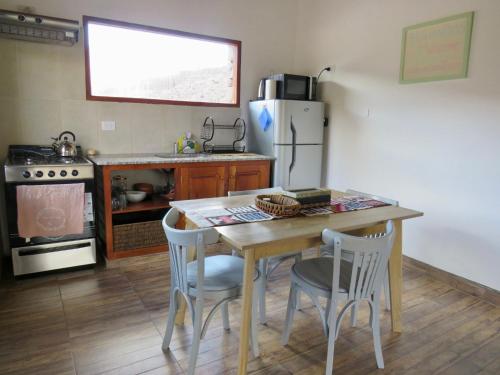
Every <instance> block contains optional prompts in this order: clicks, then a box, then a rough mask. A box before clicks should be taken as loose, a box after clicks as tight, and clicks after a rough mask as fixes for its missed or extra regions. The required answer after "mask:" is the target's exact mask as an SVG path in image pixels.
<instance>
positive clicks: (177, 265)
mask: <svg viewBox="0 0 500 375" xmlns="http://www.w3.org/2000/svg"><path fill="white" fill-rule="evenodd" d="M178 221H179V211H177V209H175V208H171V209H170V210H169V211H168V212H167V214H166V215H165V217H164V218H163V222H162V224H163V229H164V230H165V234H166V236H167V240H168V247H169V252H170V254H169V255H170V272H171V274H172V282H173V283H174V284H175V286H176V287H178V288H179V289H180V291H181V292H182V293H184V294H187V289H188V285H187V263H188V260H189V257H188V251H189V248H190V247H194V248H195V249H196V258H197V260H198V275H197V284H196V285H197V288H199V287H201V286H202V285H203V280H204V274H205V267H204V263H205V246H206V245H209V244H213V243H216V242H217V241H218V240H219V233H217V231H216V230H215V229H213V228H202V229H190V230H182V229H176V228H175V225H176V224H177V222H178Z"/></svg>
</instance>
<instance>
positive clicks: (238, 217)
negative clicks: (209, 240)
mask: <svg viewBox="0 0 500 375" xmlns="http://www.w3.org/2000/svg"><path fill="white" fill-rule="evenodd" d="M196 217H197V218H196V219H195V221H197V222H198V223H199V222H203V224H205V225H203V226H220V225H232V224H242V223H254V222H257V221H268V220H272V219H274V216H272V215H269V214H267V213H265V212H263V211H261V210H259V209H258V208H257V207H255V205H249V206H243V207H232V208H215V209H207V210H199V211H196Z"/></svg>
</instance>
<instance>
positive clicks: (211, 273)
mask: <svg viewBox="0 0 500 375" xmlns="http://www.w3.org/2000/svg"><path fill="white" fill-rule="evenodd" d="M244 264H245V261H244V260H243V259H242V258H239V257H233V256H231V255H214V256H209V257H206V258H205V281H204V285H203V289H204V290H205V291H208V292H216V291H223V290H228V289H234V288H240V287H241V286H242V284H243V268H244ZM197 273H198V262H197V261H196V260H195V261H193V262H189V263H188V265H187V281H188V286H189V287H190V288H193V289H196V277H197ZM258 277H259V271H258V270H256V271H255V277H254V281H255V280H256V279H257V278H258Z"/></svg>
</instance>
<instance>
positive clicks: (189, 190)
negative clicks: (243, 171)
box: [180, 166, 225, 199]
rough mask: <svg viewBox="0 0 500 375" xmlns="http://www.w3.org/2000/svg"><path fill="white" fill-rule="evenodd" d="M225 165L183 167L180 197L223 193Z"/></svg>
mask: <svg viewBox="0 0 500 375" xmlns="http://www.w3.org/2000/svg"><path fill="white" fill-rule="evenodd" d="M224 180H225V167H223V166H219V167H209V166H206V167H183V168H182V169H181V189H180V199H198V198H213V197H222V196H224V194H225V189H224V187H225V186H224V185H225V181H224Z"/></svg>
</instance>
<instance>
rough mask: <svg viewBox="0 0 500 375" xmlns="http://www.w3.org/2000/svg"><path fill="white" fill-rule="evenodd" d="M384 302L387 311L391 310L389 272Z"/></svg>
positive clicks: (385, 280)
mask: <svg viewBox="0 0 500 375" xmlns="http://www.w3.org/2000/svg"><path fill="white" fill-rule="evenodd" d="M384 300H385V309H386V310H387V311H390V310H391V288H390V287H389V270H387V272H386V273H385V277H384Z"/></svg>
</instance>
